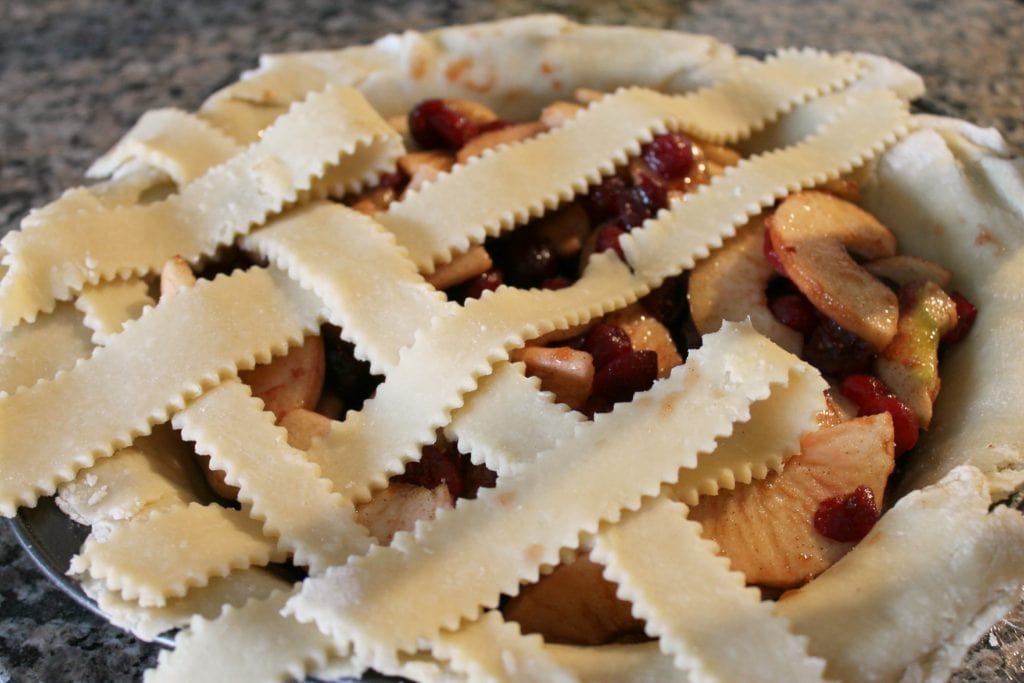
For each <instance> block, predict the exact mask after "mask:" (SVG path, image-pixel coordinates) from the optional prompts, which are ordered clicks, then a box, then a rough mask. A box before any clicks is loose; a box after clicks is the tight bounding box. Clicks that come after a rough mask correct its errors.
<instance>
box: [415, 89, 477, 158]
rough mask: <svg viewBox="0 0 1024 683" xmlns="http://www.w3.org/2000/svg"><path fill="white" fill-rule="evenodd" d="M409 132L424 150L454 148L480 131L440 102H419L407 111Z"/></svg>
mask: <svg viewBox="0 0 1024 683" xmlns="http://www.w3.org/2000/svg"><path fill="white" fill-rule="evenodd" d="M409 132H410V133H411V134H412V136H413V138H414V139H415V140H416V142H417V144H419V145H420V147H423V148H424V149H432V148H436V147H446V148H448V149H458V148H459V147H462V146H463V145H464V144H466V143H467V142H469V140H471V139H472V138H474V137H476V136H477V135H478V134H479V133H480V129H479V127H478V126H477V125H476V124H475V123H473V121H471V120H470V119H469V117H468V116H466V115H465V114H462V113H460V112H458V111H456V110H455V109H453V108H451V107H450V106H448V104H447V103H446V102H445V101H444V100H423V101H422V102H420V103H419V104H417V105H416V106H415V107H413V108H412V109H411V110H410V111H409Z"/></svg>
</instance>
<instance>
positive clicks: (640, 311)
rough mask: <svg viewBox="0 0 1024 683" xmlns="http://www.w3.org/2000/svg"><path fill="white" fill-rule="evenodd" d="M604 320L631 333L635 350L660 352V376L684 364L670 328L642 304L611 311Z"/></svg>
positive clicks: (666, 375)
mask: <svg viewBox="0 0 1024 683" xmlns="http://www.w3.org/2000/svg"><path fill="white" fill-rule="evenodd" d="M604 321H605V322H606V323H608V324H609V325H615V326H617V327H621V328H622V330H623V331H624V332H625V333H626V334H627V335H629V341H630V343H632V345H633V350H634V351H654V352H655V353H656V354H658V377H660V378H662V379H664V378H665V377H668V376H669V373H671V372H672V368H674V367H676V366H677V365H682V364H683V357H682V356H681V355H679V349H677V348H676V343H675V342H674V341H673V340H672V335H671V334H670V333H669V331H668V328H666V327H665V326H664V325H662V324H661V321H659V320H658V319H657V318H655V317H654V316H653V315H651V314H650V313H649V312H648V311H647V309H646V308H644V307H643V306H641V305H640V304H633V305H632V306H627V307H626V308H624V309H622V310H620V311H615V312H614V313H610V314H609V315H607V316H605V319H604Z"/></svg>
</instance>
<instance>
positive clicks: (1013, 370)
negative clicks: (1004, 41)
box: [0, 16, 1024, 681]
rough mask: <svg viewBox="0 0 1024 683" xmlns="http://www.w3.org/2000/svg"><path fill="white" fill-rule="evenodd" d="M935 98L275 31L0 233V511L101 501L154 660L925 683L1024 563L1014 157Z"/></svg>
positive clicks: (404, 39)
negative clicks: (941, 113) (920, 105)
mask: <svg viewBox="0 0 1024 683" xmlns="http://www.w3.org/2000/svg"><path fill="white" fill-rule="evenodd" d="M598 47H600V49H601V52H602V53H603V54H606V53H610V54H614V55H615V59H614V61H609V60H594V59H593V58H592V55H593V54H595V50H596V49H597V48H598ZM598 62H600V63H598ZM922 92H923V88H922V85H921V81H920V79H919V78H918V77H917V76H916V75H915V74H913V73H911V72H909V71H907V70H906V69H904V68H903V67H901V66H899V65H897V64H894V63H892V62H889V61H887V60H885V59H882V58H879V57H873V56H869V55H859V54H836V55H829V54H825V53H820V52H816V51H812V50H803V51H798V50H784V51H780V52H779V53H777V54H776V55H774V56H772V57H770V58H768V59H766V60H764V61H758V60H754V59H752V58H748V57H743V56H739V55H737V54H736V52H735V51H734V50H733V49H731V48H730V47H728V46H724V45H722V44H720V43H718V42H716V41H715V40H714V39H711V38H708V37H702V36H693V35H687V34H681V33H674V32H666V31H650V30H641V29H632V28H611V27H594V26H589V27H582V26H577V25H575V24H572V23H570V22H567V21H566V20H564V19H562V18H559V17H553V16H532V17H524V18H521V19H516V20H510V21H504V22H497V23H492V24H480V25H474V26H463V27H454V28H448V29H441V30H438V31H435V32H431V33H426V34H418V33H405V34H401V35H392V36H387V37H384V38H382V39H380V40H379V41H377V42H376V43H374V44H373V45H370V46H362V47H354V48H348V49H344V50H339V51H336V52H309V53H297V54H287V55H272V56H268V57H264V58H263V59H262V60H261V62H260V66H259V68H257V69H256V70H254V71H252V72H249V73H247V74H245V75H244V76H243V78H242V79H241V80H239V81H238V82H237V83H234V84H232V85H229V86H227V87H226V88H224V89H223V90H221V91H219V92H217V93H215V94H214V95H213V96H212V97H210V98H209V99H208V100H207V102H206V103H205V104H204V105H203V106H202V107H201V108H200V110H199V111H198V112H196V113H194V114H190V113H186V112H182V111H178V110H173V109H164V110H156V111H152V112H149V113H147V114H145V115H144V116H143V117H142V118H141V119H140V120H139V122H138V124H137V125H136V126H135V127H134V128H133V129H132V130H131V131H129V132H128V133H127V134H126V135H125V136H124V138H123V139H122V140H121V141H120V142H119V143H118V144H117V145H116V146H115V147H114V148H113V149H112V150H111V151H110V152H109V153H107V154H106V155H104V156H103V157H101V158H100V159H99V160H98V161H97V162H96V163H95V164H94V165H93V167H92V168H91V169H90V175H92V176H95V177H96V178H98V179H101V180H100V182H98V183H96V184H94V185H90V186H87V187H82V188H76V189H72V190H69V191H67V192H66V193H65V194H64V195H63V196H62V197H60V198H59V199H58V200H57V201H55V202H53V203H52V204H50V205H48V206H45V207H42V208H40V209H38V210H36V211H34V212H33V213H31V214H30V215H29V216H28V217H27V218H26V219H25V220H24V222H23V224H22V226H21V229H20V231H17V232H13V233H11V234H9V235H8V236H6V237H5V238H4V240H3V242H2V243H0V247H2V255H3V260H2V263H3V279H2V280H0V329H2V333H0V334H2V337H0V342H2V347H0V348H2V351H3V354H2V355H0V360H2V365H0V382H2V383H0V389H2V391H4V392H5V393H3V394H0V430H2V433H3V434H4V445H3V449H2V451H0V468H2V470H0V471H2V472H3V476H2V477H0V512H2V513H3V514H4V515H6V516H12V515H14V514H16V513H17V510H18V508H19V507H22V506H33V505H35V504H36V502H37V501H38V500H39V499H40V498H41V497H43V496H50V495H55V494H56V495H57V500H58V503H59V504H60V505H61V507H62V509H64V510H65V512H67V513H68V514H69V515H70V516H71V517H72V518H73V519H75V520H76V521H80V522H82V523H87V524H90V525H91V526H92V530H91V533H90V535H89V538H88V539H87V540H86V542H85V543H84V545H83V546H82V549H81V551H80V553H79V554H78V555H77V556H76V558H75V559H74V561H73V562H72V566H71V573H73V574H74V575H75V576H76V577H77V578H78V579H79V580H80V581H81V582H82V585H83V587H84V588H85V590H86V591H87V592H88V593H89V595H90V596H92V597H93V598H94V599H95V600H96V602H97V603H98V604H99V606H100V607H101V608H102V609H103V610H104V611H105V612H106V613H107V614H108V615H109V617H110V619H111V621H113V622H114V623H116V624H118V625H121V626H123V627H125V628H128V629H130V630H132V631H133V632H135V633H136V634H138V635H139V636H140V637H142V638H146V639H152V638H154V637H156V636H157V635H158V634H160V633H162V632H165V631H168V630H170V629H179V630H178V631H177V635H176V637H175V648H174V649H173V650H172V651H167V652H165V653H163V654H162V655H161V657H160V663H159V665H158V667H157V668H156V669H155V670H154V671H151V672H149V673H148V674H147V677H146V678H147V680H152V681H162V680H200V679H203V680H205V679H209V680H246V681H248V680H255V679H260V680H264V679H266V680H280V679H284V678H287V677H289V676H290V677H298V678H302V677H303V676H306V675H314V676H317V677H321V678H331V677H343V676H360V675H363V674H364V673H365V672H366V671H367V670H369V669H373V670H376V671H379V672H382V673H384V674H389V675H396V676H402V677H406V678H410V679H415V680H428V681H430V680H446V681H447V680H477V679H481V680H484V679H487V680H512V679H514V680H543V681H549V680H550V681H555V680H559V681H561V680H566V681H568V680H588V681H589V680H609V681H611V680H671V679H676V680H689V679H688V678H687V676H692V677H694V678H695V679H714V680H723V681H733V680H736V681H739V680H823V679H825V678H828V679H830V680H851V681H859V680H873V681H874V680H903V679H906V680H925V679H927V680H941V679H943V678H944V677H945V676H946V675H948V673H949V672H950V671H951V670H952V669H953V668H955V667H956V665H957V663H958V661H959V660H960V658H961V657H962V656H963V654H964V652H965V651H966V648H967V647H968V646H969V645H970V644H971V643H973V642H974V641H975V640H976V639H977V638H978V637H979V636H980V635H981V634H982V633H983V632H984V630H985V629H986V628H988V627H989V626H990V625H991V623H993V622H994V621H995V620H996V619H998V618H999V617H1000V616H1001V615H1002V614H1004V613H1005V612H1006V611H1007V610H1008V609H1009V608H1010V607H1011V606H1012V605H1014V604H1015V603H1016V601H1017V600H1018V599H1019V595H1020V593H1019V590H1020V586H1021V584H1022V582H1024V520H1022V519H1021V517H1020V514H1019V513H1018V512H1017V511H1016V510H1013V509H1010V508H1008V507H1006V506H1005V505H999V504H997V503H998V502H999V501H1002V500H1004V499H1005V498H1006V497H1008V496H1009V494H1011V493H1013V492H1014V491H1015V490H1016V489H1017V488H1019V486H1020V485H1021V483H1022V482H1024V474H1022V472H1024V459H1022V454H1021V444H1022V443H1024V427H1022V426H1021V423H1020V420H1019V419H1018V412H1019V411H1018V406H1019V405H1020V403H1021V401H1020V400H1019V399H1020V398H1021V396H1020V394H1021V392H1022V387H1024V376H1022V375H1024V370H1022V369H1021V367H1020V365H1019V364H1018V363H1016V362H1015V360H1016V359H1015V351H1016V345H1017V343H1018V339H1019V338H1020V336H1021V333H1022V332H1024V324H1022V321H1024V306H1022V304H1021V303H1020V298H1019V297H1018V296H1017V295H1016V286H1017V279H1018V278H1019V277H1020V276H1024V272H1022V271H1021V267H1020V260H1021V256H1020V254H1021V253H1022V252H1021V249H1020V244H1021V235H1022V234H1024V232H1022V230H1021V228H1022V227H1024V202H1022V200H1021V197H1024V193H1022V192H1021V190H1022V189H1024V180H1022V178H1021V175H1020V172H1019V170H1018V168H1017V167H1016V166H1015V165H1014V163H1013V161H1012V160H1011V159H1010V158H1009V156H1010V155H1009V153H1008V151H1007V149H1006V147H1005V143H1003V141H1002V139H1001V138H1000V136H999V135H998V134H997V133H995V132H993V131H990V130H984V129H979V128H977V127H975V126H972V125H971V124H969V123H966V122H962V121H954V120H949V119H943V118H937V117H930V116H921V115H913V114H911V112H910V109H909V101H910V100H911V99H913V98H915V97H918V96H920V95H921V94H922ZM581 226H582V227H581ZM538 236H539V237H538ZM687 294H688V298H687ZM670 310H671V311H672V312H671V313H669V312H668V311H670ZM972 323H973V328H972V327H971V324H972ZM765 335H767V336H765ZM794 353H797V354H799V355H794ZM940 356H941V367H940V366H939V365H938V362H939V358H940ZM325 377H327V380H326V381H325V379H324V378H325ZM324 384H326V385H328V387H329V388H328V390H326V391H323V390H321V386H322V385H324ZM940 384H941V393H940ZM55 416H59V419H56V420H55ZM922 428H924V429H923V431H922ZM918 439H919V440H918ZM915 442H917V443H916V445H915ZM903 451H906V453H902V452H903ZM898 453H899V454H898ZM894 468H897V469H898V473H897V474H895V475H892V476H890V473H891V472H892V471H893V469H894ZM204 470H205V475H206V477H207V478H208V481H204V479H203V473H204ZM794 482H796V483H794ZM767 518H770V519H772V520H773V522H772V524H773V525H776V526H766V523H765V521H764V520H765V519H767ZM778 520H787V521H778ZM794 520H795V521H794ZM783 524H785V526H782V525H783ZM794 530H795V531H794ZM790 531H794V533H793V535H791V534H790V533H789V532H790ZM783 532H785V533H783ZM709 539H713V540H709ZM530 595H532V596H533V597H532V598H529V596H530ZM623 606H625V612H623V611H622V608H623ZM560 610H561V611H560ZM616 610H618V611H616ZM595 614H596V615H598V616H596V617H595V616H594V615H595ZM552 615H554V616H552ZM567 615H575V618H576V619H577V621H573V622H572V623H569V625H568V627H567V628H566V629H563V630H562V631H559V630H558V629H559V628H561V627H563V626H565V623H566V622H567V620H569V617H568V616H567ZM581 615H582V616H581ZM587 615H590V616H587ZM595 624H596V626H595ZM541 634H543V635H544V637H542V635H541ZM587 634H590V635H591V636H592V641H593V642H598V643H601V644H597V645H586V644H581V643H584V642H587V641H588V637H589V636H588V635H587ZM624 634H628V635H629V637H627V638H623V637H621V636H622V635H624ZM545 638H546V640H545ZM558 641H563V642H558ZM564 641H569V642H564Z"/></svg>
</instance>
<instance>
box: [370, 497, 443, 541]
mask: <svg viewBox="0 0 1024 683" xmlns="http://www.w3.org/2000/svg"><path fill="white" fill-rule="evenodd" d="M452 505H453V502H452V496H451V494H450V493H449V492H448V487H447V486H445V484H444V482H442V483H441V484H439V485H437V486H436V487H435V488H433V489H425V488H423V487H422V486H416V485H415V484H406V483H403V482H400V481H394V482H391V483H390V484H388V487H387V488H386V489H382V490H380V491H377V492H376V493H374V494H373V498H371V499H370V500H368V501H366V502H365V503H362V504H361V505H357V506H356V521H357V522H359V523H360V524H362V525H363V526H365V527H366V528H367V530H368V531H369V532H370V535H371V536H373V537H374V538H376V539H377V542H378V543H380V544H381V545H388V544H390V543H391V539H393V538H394V537H395V534H397V533H398V532H399V531H412V530H413V527H415V526H416V522H418V521H420V520H431V519H434V517H435V516H437V511H438V510H439V509H441V508H451V507H452Z"/></svg>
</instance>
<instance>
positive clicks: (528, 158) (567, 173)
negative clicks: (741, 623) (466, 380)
mask: <svg viewBox="0 0 1024 683" xmlns="http://www.w3.org/2000/svg"><path fill="white" fill-rule="evenodd" d="M860 68H861V67H860V65H859V64H858V63H857V62H856V61H855V60H852V59H849V58H843V57H832V56H826V55H823V54H820V53H814V52H787V53H783V54H781V55H779V56H778V57H776V58H774V59H771V60H769V61H767V62H763V63H761V62H757V63H754V64H752V65H750V66H749V67H746V68H744V69H741V70H740V71H739V72H738V73H737V74H736V75H735V76H733V77H730V78H728V79H725V80H723V81H721V82H720V83H718V84H716V85H714V86H711V87H710V88H706V89H704V90H700V91H697V92H695V93H692V94H689V95H679V96H672V95H663V94H661V93H657V92H654V91H652V90H643V89H639V88H632V89H627V90H622V91H619V92H618V93H616V94H615V95H612V96H609V97H606V98H604V99H603V100H601V101H600V102H596V103H594V104H593V105H591V106H590V107H589V108H588V109H587V110H586V111H584V112H581V113H580V114H579V115H577V116H576V117H575V118H574V119H573V120H572V121H570V122H568V123H566V124H565V125H564V126H560V127H558V128H556V129H553V130H551V131H550V132H548V133H546V134H543V135H541V136H539V137H537V138H534V139H531V140H526V141H524V142H522V143H520V144H513V145H508V146H506V147H503V148H500V149H498V150H496V151H494V152H491V153H486V154H484V155H483V156H481V157H477V158H475V159H473V160H471V161H469V162H468V163H466V164H465V165H460V166H456V167H455V168H454V169H452V171H451V172H450V173H448V174H445V175H443V176H442V177H440V178H438V180H437V181H435V182H433V183H431V184H429V185H427V186H425V187H423V188H422V189H421V190H419V191H418V192H411V193H409V194H408V195H407V196H406V198H405V199H403V200H402V201H400V202H396V203H394V204H392V205H391V206H390V207H389V208H388V210H387V211H386V212H384V213H382V214H381V215H380V216H378V219H379V220H380V221H381V223H382V224H383V225H384V226H385V227H386V228H388V229H389V230H391V231H392V232H394V233H395V235H396V236H397V237H398V241H399V243H400V244H402V245H403V246H405V247H406V248H407V249H408V250H409V252H410V254H411V256H412V259H413V261H415V263H416V266H417V267H418V268H419V269H420V270H421V271H423V272H425V273H429V272H432V271H433V269H434V267H435V264H436V263H447V262H448V261H450V260H451V258H452V253H455V252H462V251H465V250H466V249H468V248H469V246H470V245H471V244H478V243H481V242H483V241H484V238H485V237H486V236H488V235H491V236H493V235H496V234H498V233H499V232H501V231H503V230H508V229H510V228H512V227H513V226H514V225H516V224H518V223H524V222H526V221H527V220H528V219H529V218H531V217H534V218H536V217H538V216H540V215H542V214H543V213H544V211H545V210H548V209H553V208H555V207H556V206H558V204H560V203H561V202H563V201H565V200H568V199H570V198H572V197H573V196H574V195H576V194H582V193H584V192H586V191H587V187H588V185H593V184H596V183H597V182H599V181H600V179H601V176H602V175H609V174H611V173H612V172H613V170H614V168H615V166H617V165H622V164H624V163H626V160H627V157H628V156H630V155H633V154H637V153H638V152H639V151H640V145H641V143H644V142H647V141H649V140H650V139H651V137H652V136H653V135H654V134H655V133H658V132H664V130H665V129H666V128H673V129H676V128H682V129H684V130H687V131H689V132H694V133H698V134H700V136H701V137H704V138H707V139H712V140H735V139H737V138H740V137H744V136H746V135H748V134H749V133H750V131H751V130H752V129H754V128H758V127H760V126H763V125H764V124H765V123H766V122H767V121H769V120H772V119H774V118H776V117H777V116H778V115H779V114H780V113H782V112H785V111H787V110H789V109H792V108H793V107H795V106H797V105H798V104H800V103H801V102H804V101H806V100H807V99H808V98H811V97H814V96H815V95H819V94H821V93H822V92H825V91H828V90H831V89H836V88H839V87H842V86H843V85H845V84H846V83H848V82H849V81H850V80H852V79H853V78H854V77H856V75H857V73H858V72H859V70H860ZM723 103H729V104H730V105H731V106H729V107H727V108H726V109H725V110H724V111H725V112H728V113H729V114H735V116H736V118H735V119H733V118H730V117H729V115H728V114H725V115H724V114H723V109H722V104H723Z"/></svg>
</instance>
